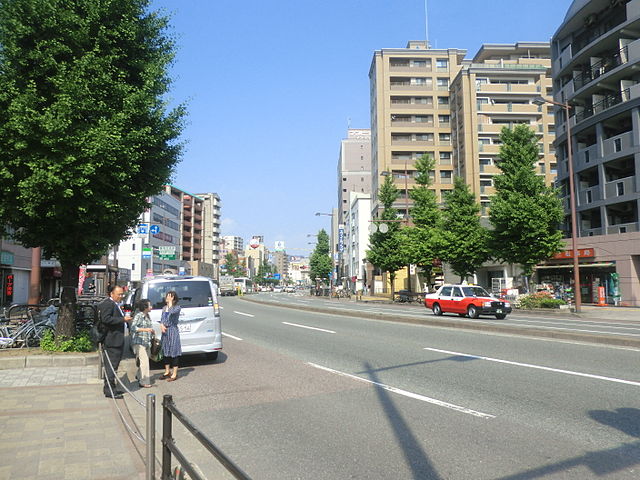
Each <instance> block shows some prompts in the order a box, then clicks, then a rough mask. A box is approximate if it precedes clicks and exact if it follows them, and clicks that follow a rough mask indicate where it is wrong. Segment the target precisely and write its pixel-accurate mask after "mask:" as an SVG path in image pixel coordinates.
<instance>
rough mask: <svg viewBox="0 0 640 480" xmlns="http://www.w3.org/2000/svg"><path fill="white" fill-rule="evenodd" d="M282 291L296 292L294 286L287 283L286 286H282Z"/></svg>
mask: <svg viewBox="0 0 640 480" xmlns="http://www.w3.org/2000/svg"><path fill="white" fill-rule="evenodd" d="M284 291H285V292H287V293H296V287H294V286H293V285H287V286H286V287H284Z"/></svg>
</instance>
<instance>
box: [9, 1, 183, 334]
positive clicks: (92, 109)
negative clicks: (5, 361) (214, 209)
mask: <svg viewBox="0 0 640 480" xmlns="http://www.w3.org/2000/svg"><path fill="white" fill-rule="evenodd" d="M149 4H150V2H149V1H148V0H103V1H95V0H0V45H1V46H2V47H1V49H0V225H2V226H8V227H11V228H13V229H14V230H15V234H14V238H15V239H16V240H17V241H18V242H20V243H21V244H22V245H24V246H26V247H37V246H40V247H42V249H43V253H44V255H46V256H48V257H55V258H57V259H58V260H59V261H60V263H61V265H62V273H63V277H62V286H63V291H62V294H63V308H62V312H61V315H60V319H59V321H58V324H57V329H56V333H57V334H62V335H66V336H71V335H73V333H74V330H75V325H74V322H73V318H74V317H73V312H74V309H75V303H74V302H75V294H74V290H73V289H74V288H75V287H77V284H78V267H79V265H81V264H83V263H89V262H91V261H93V260H95V259H96V258H99V257H100V256H102V255H103V254H104V253H105V252H106V251H107V249H108V248H109V247H110V246H111V245H114V244H117V243H119V241H120V240H121V239H122V238H123V237H125V236H126V234H127V232H128V231H129V230H130V229H131V228H132V227H134V226H135V225H136V223H137V221H138V217H139V215H140V213H141V212H143V211H144V209H145V208H147V207H148V203H147V199H148V198H149V197H150V196H151V195H154V194H156V193H158V192H159V191H160V190H161V189H162V186H163V185H164V184H165V183H167V182H168V180H169V179H170V175H171V172H172V170H173V168H174V166H175V165H176V163H177V162H178V160H179V157H180V152H181V145H180V144H179V143H177V142H176V139H177V138H178V136H179V135H180V132H181V129H182V123H183V117H184V113H185V112H184V107H183V106H178V107H176V108H174V109H169V108H168V107H167V105H166V97H165V96H166V94H167V93H168V91H169V87H170V83H171V82H170V79H169V77H168V75H167V68H168V66H169V65H170V63H171V62H172V60H173V57H174V48H175V47H174V42H173V41H172V40H171V38H170V37H169V36H168V34H167V28H168V20H167V18H166V17H164V16H161V15H159V14H157V13H154V12H151V11H150V10H149Z"/></svg>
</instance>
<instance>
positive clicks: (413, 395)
mask: <svg viewBox="0 0 640 480" xmlns="http://www.w3.org/2000/svg"><path fill="white" fill-rule="evenodd" d="M307 365H310V366H312V367H314V368H318V369H320V370H324V371H326V372H331V373H335V374H336V375H342V376H343V377H348V378H351V379H353V380H358V381H359V382H365V383H370V384H371V385H376V386H377V387H380V388H383V389H385V390H388V391H389V392H393V393H397V394H398V395H403V396H405V397H409V398H413V399H414V400H420V401H422V402H427V403H431V404H433V405H438V406H440V407H445V408H449V409H451V410H455V411H457V412H461V413H466V414H468V415H473V416H475V417H480V418H496V416H495V415H491V414H489V413H483V412H478V411H476V410H471V409H470V408H466V407H461V406H460V405H454V404H453V403H448V402H443V401H442V400H437V399H435V398H431V397H425V396H424V395H420V394H418V393H413V392H408V391H407V390H402V389H400V388H396V387H392V386H390V385H385V384H384V383H379V382H374V381H373V380H368V379H366V378H362V377H358V376H356V375H351V374H350V373H345V372H341V371H339V370H334V369H333V368H329V367H323V366H322V365H317V364H315V363H310V362H307Z"/></svg>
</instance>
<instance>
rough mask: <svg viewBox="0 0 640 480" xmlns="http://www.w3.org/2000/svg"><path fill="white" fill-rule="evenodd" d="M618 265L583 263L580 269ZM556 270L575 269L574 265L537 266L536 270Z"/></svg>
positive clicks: (579, 266)
mask: <svg viewBox="0 0 640 480" xmlns="http://www.w3.org/2000/svg"><path fill="white" fill-rule="evenodd" d="M615 266H616V264H615V263H613V262H601V263H581V264H580V265H578V268H580V269H582V268H603V267H615ZM552 268H553V269H555V268H573V264H571V265H537V266H536V267H535V269H536V270H544V269H547V270H548V269H552Z"/></svg>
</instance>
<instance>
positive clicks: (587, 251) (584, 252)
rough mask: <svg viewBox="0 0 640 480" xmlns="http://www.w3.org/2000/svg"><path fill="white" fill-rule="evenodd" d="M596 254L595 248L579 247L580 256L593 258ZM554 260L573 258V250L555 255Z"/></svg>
mask: <svg viewBox="0 0 640 480" xmlns="http://www.w3.org/2000/svg"><path fill="white" fill-rule="evenodd" d="M595 256H596V250H595V248H579V249H578V258H592V257H595ZM553 258H554V260H563V259H565V258H573V250H564V251H562V252H559V253H556V254H555V255H554V256H553Z"/></svg>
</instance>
